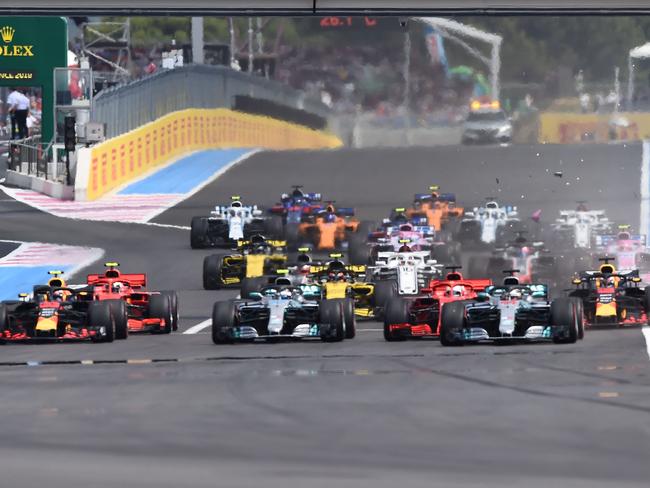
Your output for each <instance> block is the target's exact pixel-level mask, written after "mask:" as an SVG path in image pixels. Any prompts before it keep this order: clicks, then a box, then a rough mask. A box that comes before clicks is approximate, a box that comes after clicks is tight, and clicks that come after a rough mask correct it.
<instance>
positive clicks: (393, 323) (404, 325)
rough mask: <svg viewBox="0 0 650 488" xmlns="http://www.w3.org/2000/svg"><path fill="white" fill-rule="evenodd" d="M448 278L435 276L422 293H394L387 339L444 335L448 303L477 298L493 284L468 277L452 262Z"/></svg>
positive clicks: (386, 326)
mask: <svg viewBox="0 0 650 488" xmlns="http://www.w3.org/2000/svg"><path fill="white" fill-rule="evenodd" d="M447 269H449V273H447V276H446V277H445V279H444V280H431V282H430V283H429V287H428V288H425V289H422V292H423V295H421V296H418V297H403V296H396V297H393V298H392V299H391V300H390V301H389V302H388V304H387V306H386V312H385V315H384V339H386V340H387V341H389V342H393V341H403V340H406V339H411V338H419V337H439V336H440V311H441V310H442V306H443V305H444V304H445V303H449V302H455V301H458V300H469V299H473V298H476V296H477V294H478V293H480V292H482V291H484V290H485V288H486V287H487V286H490V285H492V280H488V279H465V278H463V275H462V274H460V273H459V272H458V270H459V269H460V267H459V266H449V267H447Z"/></svg>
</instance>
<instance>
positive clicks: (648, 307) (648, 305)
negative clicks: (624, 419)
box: [643, 286, 650, 325]
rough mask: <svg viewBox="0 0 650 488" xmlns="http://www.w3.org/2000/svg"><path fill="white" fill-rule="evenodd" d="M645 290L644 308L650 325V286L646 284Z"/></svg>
mask: <svg viewBox="0 0 650 488" xmlns="http://www.w3.org/2000/svg"><path fill="white" fill-rule="evenodd" d="M643 292H644V295H643V309H644V311H645V314H646V318H647V320H648V324H649V325H650V286H646V287H645V289H644V290H643Z"/></svg>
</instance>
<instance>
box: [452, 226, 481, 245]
mask: <svg viewBox="0 0 650 488" xmlns="http://www.w3.org/2000/svg"><path fill="white" fill-rule="evenodd" d="M456 240H457V241H459V242H460V243H461V244H462V245H467V244H478V243H480V242H481V223H480V222H479V221H478V220H466V221H464V222H462V221H461V223H460V225H459V226H458V233H457V234H456Z"/></svg>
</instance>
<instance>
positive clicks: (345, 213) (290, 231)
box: [285, 202, 370, 250]
mask: <svg viewBox="0 0 650 488" xmlns="http://www.w3.org/2000/svg"><path fill="white" fill-rule="evenodd" d="M353 216H354V209H352V208H336V207H334V202H329V203H328V204H327V206H326V207H325V208H324V209H323V210H321V211H319V212H317V213H313V214H311V215H309V216H306V217H304V218H303V221H302V222H301V223H300V224H299V225H298V226H297V227H296V226H292V225H289V224H288V225H287V226H286V227H285V232H286V237H287V240H288V241H289V242H292V243H303V242H306V243H308V244H310V245H313V246H314V248H315V249H318V250H334V249H337V248H340V247H341V246H342V245H343V243H344V242H346V241H348V240H349V239H350V237H351V236H352V235H354V234H356V233H357V232H358V233H359V235H365V234H367V232H368V230H369V228H370V224H369V223H362V222H359V220H357V219H355V218H353Z"/></svg>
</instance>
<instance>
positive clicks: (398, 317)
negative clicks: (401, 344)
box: [384, 296, 409, 342]
mask: <svg viewBox="0 0 650 488" xmlns="http://www.w3.org/2000/svg"><path fill="white" fill-rule="evenodd" d="M408 323H409V302H408V301H407V300H405V299H404V298H402V297H400V296H394V297H392V298H391V299H390V300H388V302H387V303H386V310H385V312H384V339H385V340H386V341H388V342H397V341H404V340H406V339H405V338H404V337H399V336H396V335H394V334H393V333H392V332H391V331H390V326H391V325H394V324H408Z"/></svg>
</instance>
